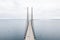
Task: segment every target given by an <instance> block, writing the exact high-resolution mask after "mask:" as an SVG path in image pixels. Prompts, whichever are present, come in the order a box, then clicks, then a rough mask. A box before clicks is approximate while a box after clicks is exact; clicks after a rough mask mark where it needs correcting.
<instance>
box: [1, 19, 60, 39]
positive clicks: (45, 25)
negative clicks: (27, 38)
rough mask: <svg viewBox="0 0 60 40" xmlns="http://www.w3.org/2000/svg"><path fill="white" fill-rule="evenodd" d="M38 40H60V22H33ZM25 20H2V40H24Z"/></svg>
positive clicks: (37, 20) (52, 20) (50, 20)
mask: <svg viewBox="0 0 60 40" xmlns="http://www.w3.org/2000/svg"><path fill="white" fill-rule="evenodd" d="M33 29H34V33H35V37H36V38H35V39H36V40H60V20H59V19H49V20H39V19H36V20H34V21H33ZM25 30H26V20H25V19H0V40H24V35H25Z"/></svg>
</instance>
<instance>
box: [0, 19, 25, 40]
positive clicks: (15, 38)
mask: <svg viewBox="0 0 60 40" xmlns="http://www.w3.org/2000/svg"><path fill="white" fill-rule="evenodd" d="M25 28H26V20H23V19H0V40H24V35H25V30H26V29H25Z"/></svg>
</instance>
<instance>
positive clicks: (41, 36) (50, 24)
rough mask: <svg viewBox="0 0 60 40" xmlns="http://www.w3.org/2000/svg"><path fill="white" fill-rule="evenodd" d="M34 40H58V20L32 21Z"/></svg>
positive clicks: (59, 29) (59, 38)
mask: <svg viewBox="0 0 60 40" xmlns="http://www.w3.org/2000/svg"><path fill="white" fill-rule="evenodd" d="M34 32H35V36H36V40H60V20H58V19H56V20H55V19H53V20H34Z"/></svg>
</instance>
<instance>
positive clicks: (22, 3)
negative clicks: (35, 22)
mask: <svg viewBox="0 0 60 40" xmlns="http://www.w3.org/2000/svg"><path fill="white" fill-rule="evenodd" d="M27 7H29V8H30V7H33V10H34V11H33V13H34V19H60V0H0V19H26V14H27ZM29 10H30V9H29Z"/></svg>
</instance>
